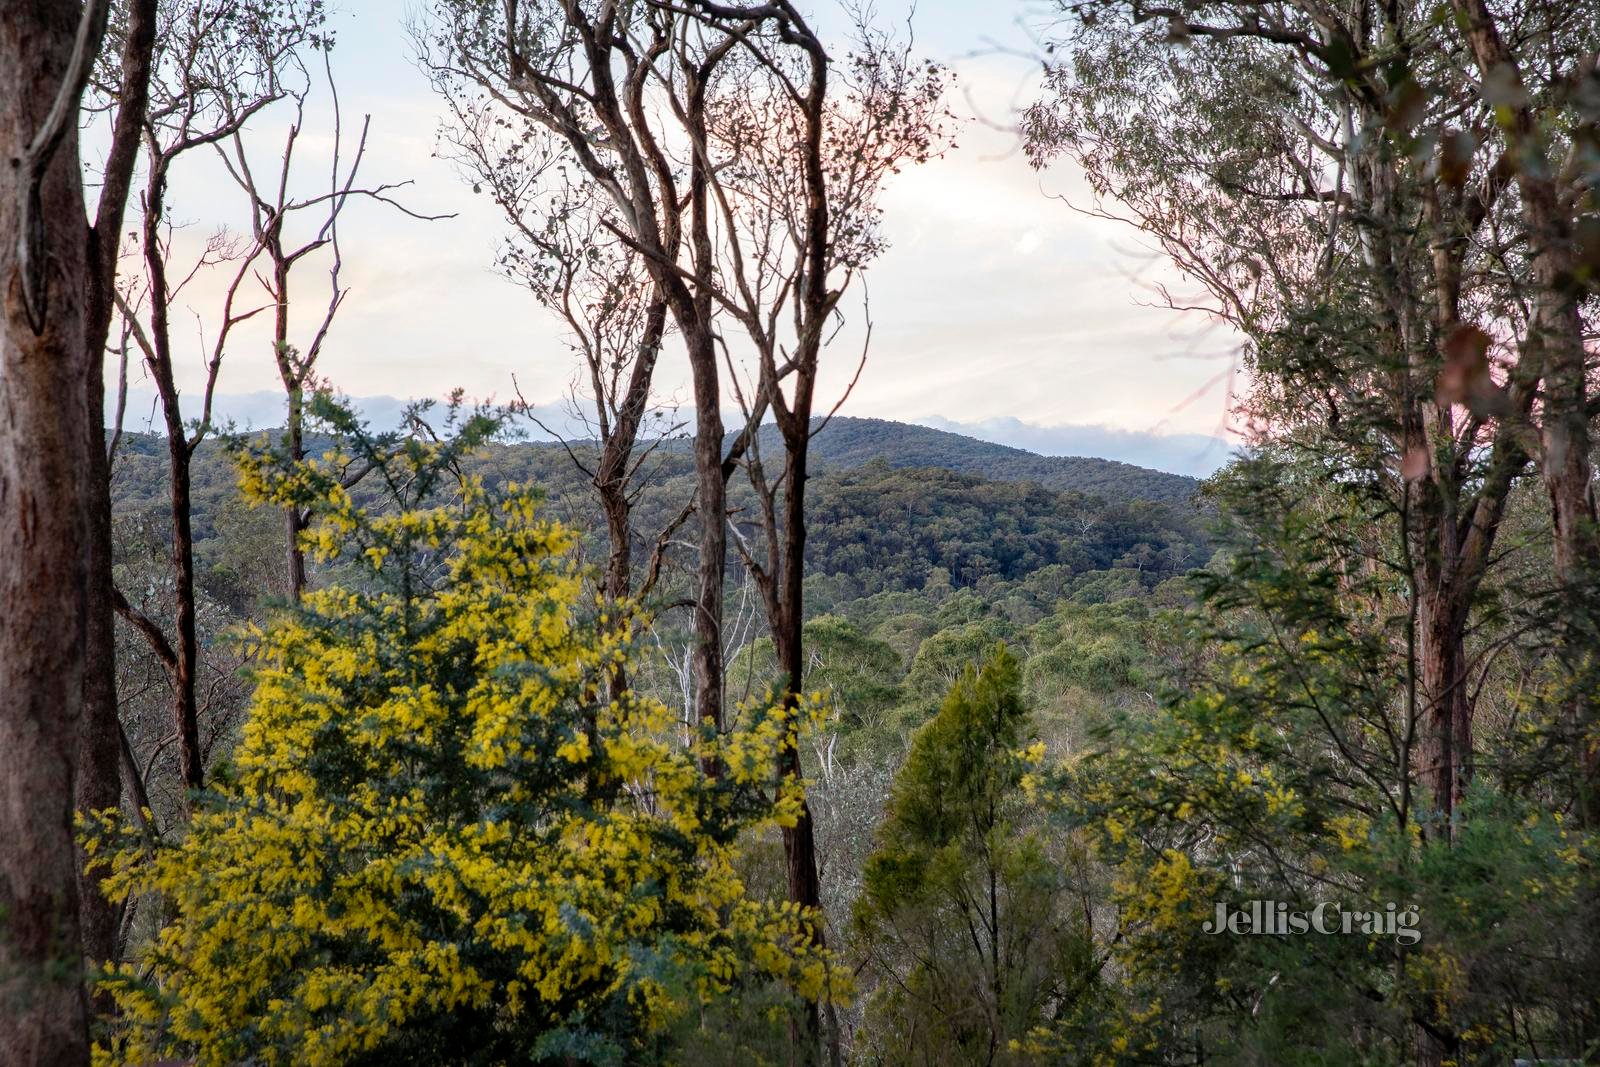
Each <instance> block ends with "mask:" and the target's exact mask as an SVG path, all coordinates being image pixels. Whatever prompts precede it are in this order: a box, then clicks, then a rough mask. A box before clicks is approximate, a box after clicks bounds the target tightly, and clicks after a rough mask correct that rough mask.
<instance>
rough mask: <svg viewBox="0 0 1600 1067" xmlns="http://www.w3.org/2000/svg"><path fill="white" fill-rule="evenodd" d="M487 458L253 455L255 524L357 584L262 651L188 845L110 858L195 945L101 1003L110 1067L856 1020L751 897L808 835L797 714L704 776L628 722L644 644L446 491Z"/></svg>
mask: <svg viewBox="0 0 1600 1067" xmlns="http://www.w3.org/2000/svg"><path fill="white" fill-rule="evenodd" d="M347 428H348V427H347ZM485 432H487V424H478V423H475V422H474V421H473V420H469V421H468V424H467V426H466V427H464V428H463V432H462V433H460V434H457V435H455V436H454V437H453V438H452V439H451V440H450V441H448V442H446V443H439V442H438V441H434V440H430V439H428V438H426V437H423V436H416V435H413V436H412V437H410V438H407V439H402V438H398V437H396V438H392V439H390V440H388V441H387V442H385V441H381V440H379V439H376V438H372V437H370V436H368V435H365V434H356V435H354V436H353V437H350V436H348V435H347V438H346V440H347V442H348V441H351V440H353V441H354V442H355V443H356V448H355V449H354V450H350V449H348V448H346V449H344V450H334V451H331V452H329V453H328V454H326V455H324V456H323V457H322V458H321V459H319V460H317V461H314V462H310V463H304V464H298V465H295V466H292V467H291V466H287V465H283V464H281V463H280V462H276V461H275V460H274V457H273V456H272V455H271V454H270V453H268V452H264V451H257V452H246V453H244V454H243V456H242V468H243V472H244V473H243V478H242V484H243V486H244V488H245V490H246V492H247V493H248V494H249V495H251V496H252V497H253V498H254V499H256V500H258V501H262V502H272V503H276V504H290V503H293V504H296V505H298V506H306V507H310V508H311V509H312V511H313V513H314V514H315V515H316V517H317V521H316V522H315V524H314V525H313V527H312V529H311V530H310V532H309V533H308V543H309V546H310V547H311V548H312V549H313V550H314V551H315V553H316V555H317V556H318V558H319V559H320V561H321V562H322V563H323V564H324V565H326V566H328V567H329V568H330V571H329V573H330V574H334V575H337V584H330V585H328V586H326V587H324V588H320V589H317V590H315V591H313V592H310V593H308V594H307V595H306V596H305V597H304V599H303V602H302V603H301V604H300V605H299V607H298V608H297V609H296V610H294V611H292V612H286V613H284V615H283V616H282V617H280V618H279V619H277V620H275V621H274V622H273V623H272V624H271V625H269V626H268V627H266V628H265V629H264V630H260V631H257V632H254V633H253V634H252V635H251V638H250V639H251V640H253V641H254V642H255V643H256V645H257V646H258V653H259V659H258V662H259V670H258V674H257V684H256V690H255V696H254V702H253V706H252V709H251V714H250V716H249V719H248V721H247V725H246V726H245V729H244V734H243V737H242V739H241V742H240V744H239V746H238V749H237V751H236V753H235V754H234V756H233V758H232V761H231V765H230V767H228V768H225V770H224V773H223V774H219V775H218V776H217V777H218V784H217V785H216V786H215V787H214V788H213V789H212V790H211V792H210V793H208V794H207V795H206V796H205V797H204V798H203V799H202V801H201V802H200V803H199V804H198V805H197V807H196V811H195V815H194V817H193V820H192V823H191V825H190V826H189V828H188V831H187V833H186V835H184V836H183V837H182V839H181V840H179V841H176V842H172V843H154V842H151V841H149V840H146V839H143V838H141V837H139V836H138V835H137V832H136V831H135V830H134V829H133V828H132V827H130V826H119V825H118V824H117V823H116V821H115V820H113V819H111V818H110V817H109V816H108V817H107V818H105V819H103V820H101V822H100V824H99V826H98V827H96V828H92V829H91V831H90V834H89V838H88V839H89V843H90V845H91V847H92V848H93V849H94V851H95V853H96V855H97V856H98V857H99V860H98V862H100V863H104V864H106V865H108V866H109V867H110V869H111V870H112V872H113V873H112V878H111V881H110V882H109V885H111V886H112V887H114V889H115V891H116V892H117V893H119V894H121V895H124V896H126V895H141V896H142V895H154V896H156V897H159V898H161V899H162V900H163V901H164V903H163V907H164V908H165V910H166V913H167V915H169V916H170V918H171V921H170V922H169V923H167V925H165V926H164V928H163V929H162V930H161V931H160V932H159V934H157V935H156V936H155V938H154V940H153V941H152V942H151V943H150V944H149V945H148V946H147V947H146V949H145V951H144V952H143V953H142V954H141V955H140V957H139V958H136V959H135V960H133V961H132V962H131V963H128V964H125V965H122V966H120V967H118V968H114V969H112V971H111V972H110V973H109V975H108V976H107V977H106V978H105V980H104V981H103V983H102V986H103V988H104V989H105V990H107V991H109V993H111V994H112V995H113V996H114V997H115V999H116V1001H117V1004H118V1006H119V1009H120V1014H119V1017H118V1019H117V1020H116V1021H115V1022H114V1023H113V1024H112V1026H111V1027H110V1030H109V1034H110V1036H109V1037H108V1038H107V1039H106V1040H105V1041H103V1042H102V1046H101V1048H100V1050H99V1054H100V1058H101V1060H102V1062H106V1063H124V1062H125V1063H141V1062H150V1061H153V1060H157V1059H161V1058H163V1057H167V1056H193V1057H195V1058H196V1059H197V1060H198V1062H200V1063H202V1064H213V1063H214V1064H221V1063H237V1062H244V1061H249V1062H260V1063H293V1064H334V1063H355V1062H429V1063H450V1062H482V1063H493V1062H509V1061H512V1060H515V1061H517V1062H540V1061H544V1060H551V1061H555V1062H585V1063H624V1062H625V1063H636V1062H648V1061H650V1060H652V1059H655V1058H658V1057H659V1056H661V1055H663V1054H664V1050H665V1046H664V1042H665V1040H666V1037H665V1035H666V1034H667V1033H668V1031H669V1029H670V1028H672V1027H673V1026H674V1025H675V1024H677V1023H678V1022H679V1020H680V1017H681V1016H682V1015H683V1014H684V1013H685V1012H687V1011H689V1010H691V1009H692V1008H694V1007H695V1005H696V1004H698V1003H703V1002H705V1001H707V1000H710V999H712V998H726V997H730V996H736V995H738V992H739V990H740V989H741V988H743V987H745V986H747V985H752V984H759V985H762V986H764V987H765V988H767V989H768V990H769V991H770V989H771V987H772V986H773V985H774V984H776V985H779V986H784V987H788V988H790V989H792V991H793V992H794V994H795V995H797V996H799V997H804V998H809V999H814V998H817V997H819V996H830V995H834V994H836V993H837V992H838V990H839V986H838V982H837V981H836V980H834V979H832V978H831V977H830V974H831V972H830V968H829V960H828V959H827V958H826V957H824V956H821V955H819V954H818V953H817V952H816V950H815V949H814V948H812V938H811V936H810V932H809V924H810V923H812V922H813V921H815V916H813V915H811V914H809V913H805V912H802V911H800V910H798V909H796V908H795V907H793V906H792V905H788V904H786V903H782V902H772V903H768V902H761V901H757V900H754V899H752V898H751V897H750V895H749V894H747V892H746V889H745V886H744V885H743V884H742V882H741V880H740V878H739V876H738V874H737V871H736V865H737V861H738V858H739V850H740V841H741V839H743V838H744V837H745V836H746V835H748V834H750V833H752V832H755V833H759V832H761V831H762V830H764V829H769V828H770V827H772V826H774V825H781V824H783V823H784V822H785V821H786V820H792V819H793V818H794V813H795V811H796V809H797V807H798V802H799V784H798V783H794V782H786V783H777V784H776V786H775V785H774V783H773V782H772V780H771V768H772V767H773V766H774V756H775V754H776V752H777V750H778V747H779V746H782V745H788V744H794V743H795V735H796V732H797V730H798V727H799V724H798V723H797V722H796V721H795V715H794V713H792V712H790V713H786V712H785V711H784V710H783V709H782V708H770V709H767V708H763V709H759V710H757V711H756V712H753V713H750V714H747V715H745V716H743V717H742V719H741V721H740V723H739V724H738V725H737V727H736V728H735V729H734V731H733V733H732V734H731V735H729V736H724V737H721V738H714V737H705V738H702V739H700V740H699V741H698V742H696V743H695V744H692V745H687V746H686V745H684V744H682V743H681V741H674V740H672V733H673V730H674V727H675V725H676V724H675V721H674V718H673V716H672V715H671V713H670V712H669V711H668V710H667V708H666V707H664V706H663V705H662V704H660V703H659V702H657V701H654V700H650V699H645V698H643V697H640V696H636V695H632V694H623V695H621V696H620V697H618V698H616V699H610V698H608V697H606V696H604V695H603V694H604V693H605V691H606V686H605V685H604V684H603V678H604V676H605V671H606V668H607V667H608V665H611V664H615V663H617V662H619V661H624V660H626V658H627V657H628V655H629V647H630V630H631V628H632V627H631V625H630V624H629V623H626V622H623V623H621V624H618V623H617V622H616V620H611V621H610V624H609V625H608V624H606V620H600V624H599V625H586V624H584V623H582V622H580V611H579V610H578V609H579V606H580V599H581V575H580V573H579V571H578V569H577V568H576V566H575V565H574V563H573V562H572V559H571V555H570V553H569V551H568V549H569V547H570V545H571V541H572V535H571V534H570V533H569V532H568V531H567V530H566V529H564V528H562V527H561V526H560V525H558V524H556V523H554V522H550V521H546V520H543V519H541V518H540V517H539V514H538V509H537V498H536V495H535V494H533V493H531V492H529V491H527V490H524V489H518V488H517V487H514V486H512V487H507V488H506V489H505V490H504V491H502V492H500V493H490V492H489V491H488V490H486V489H485V488H484V487H483V486H482V485H481V484H478V483H476V482H474V481H472V480H470V479H461V478H459V477H458V476H456V475H454V474H453V473H452V472H454V471H456V470H459V466H458V465H457V464H456V463H455V462H454V461H455V459H456V458H457V456H458V454H459V451H460V450H461V449H463V448H465V447H468V446H470V445H471V444H472V443H473V442H474V440H475V439H481V437H482V436H483V434H484V433H485ZM357 467H370V468H372V469H373V470H374V471H375V472H376V474H375V477H374V478H373V480H372V481H370V482H368V483H364V485H377V486H380V487H382V488H381V490H379V491H377V492H375V493H374V492H370V491H369V493H368V494H367V495H368V496H376V497H377V500H376V501H374V500H367V499H363V501H362V502H359V503H358V501H357V500H356V499H355V498H353V497H352V495H351V492H350V490H349V489H348V488H346V482H348V481H349V480H350V479H349V478H348V472H349V471H350V470H351V469H353V468H357ZM808 713H809V710H808V709H807V710H803V711H802V713H801V714H802V716H803V715H805V714H808ZM707 757H712V758H711V759H709V760H707ZM702 761H706V762H708V763H709V765H711V766H714V767H717V768H719V773H718V774H717V775H716V776H714V777H711V776H708V775H707V774H706V773H705V771H704V770H703V769H702ZM769 1002H770V1001H769Z"/></svg>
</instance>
